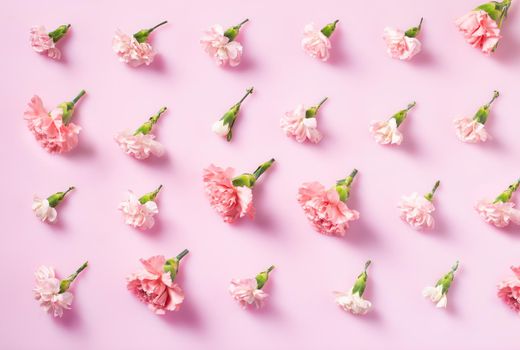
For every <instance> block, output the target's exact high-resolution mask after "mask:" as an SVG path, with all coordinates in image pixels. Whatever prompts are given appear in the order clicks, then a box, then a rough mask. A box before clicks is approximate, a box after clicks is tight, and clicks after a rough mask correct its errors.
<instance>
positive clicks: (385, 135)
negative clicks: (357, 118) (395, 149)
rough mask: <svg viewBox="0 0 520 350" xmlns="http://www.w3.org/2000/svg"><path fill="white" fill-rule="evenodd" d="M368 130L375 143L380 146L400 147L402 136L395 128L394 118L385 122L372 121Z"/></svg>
mask: <svg viewBox="0 0 520 350" xmlns="http://www.w3.org/2000/svg"><path fill="white" fill-rule="evenodd" d="M369 130H370V132H371V133H372V135H373V136H374V139H375V140H376V142H377V143H380V144H382V145H387V144H392V145H393V144H395V145H400V144H401V142H402V141H403V134H401V132H400V131H399V129H398V128H397V121H396V120H395V118H390V119H389V120H387V121H372V122H371V123H370V129H369Z"/></svg>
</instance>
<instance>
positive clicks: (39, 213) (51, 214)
mask: <svg viewBox="0 0 520 350" xmlns="http://www.w3.org/2000/svg"><path fill="white" fill-rule="evenodd" d="M32 210H33V212H34V214H35V215H36V217H37V218H38V219H40V220H41V221H42V222H45V221H48V222H50V223H53V222H55V221H56V218H57V217H58V212H57V211H56V208H53V207H51V206H50V205H49V201H48V200H47V199H44V198H40V197H38V196H34V198H33V203H32Z"/></svg>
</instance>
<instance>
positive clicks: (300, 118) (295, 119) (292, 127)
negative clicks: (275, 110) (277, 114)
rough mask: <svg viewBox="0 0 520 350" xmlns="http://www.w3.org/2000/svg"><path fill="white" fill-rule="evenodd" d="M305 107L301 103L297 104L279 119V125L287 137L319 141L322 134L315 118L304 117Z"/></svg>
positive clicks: (299, 140) (301, 140) (300, 140)
mask: <svg viewBox="0 0 520 350" xmlns="http://www.w3.org/2000/svg"><path fill="white" fill-rule="evenodd" d="M306 111H307V109H306V108H305V107H304V106H303V105H298V106H297V107H296V108H295V109H294V110H292V111H289V112H286V113H285V114H284V116H283V117H282V119H280V127H281V128H282V130H283V131H284V132H285V134H286V135H287V136H289V137H293V138H294V139H295V140H296V141H298V142H300V143H302V142H304V141H305V140H306V139H308V140H309V141H311V142H312V143H318V142H320V140H321V138H322V135H321V134H320V132H319V131H318V129H317V126H318V121H317V118H315V117H313V118H306V117H305V113H306Z"/></svg>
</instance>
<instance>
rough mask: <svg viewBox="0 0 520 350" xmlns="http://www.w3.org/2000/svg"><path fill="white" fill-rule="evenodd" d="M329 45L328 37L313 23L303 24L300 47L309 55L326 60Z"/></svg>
mask: <svg viewBox="0 0 520 350" xmlns="http://www.w3.org/2000/svg"><path fill="white" fill-rule="evenodd" d="M331 47H332V46H331V44H330V40H329V38H327V36H325V34H323V33H322V32H321V30H320V29H319V28H317V27H316V25H315V24H314V23H309V24H307V25H306V26H305V28H304V30H303V39H302V48H303V50H304V51H305V52H306V53H307V54H308V55H309V56H311V57H313V58H317V59H319V60H321V61H327V60H328V59H329V56H330V54H329V50H330V49H331Z"/></svg>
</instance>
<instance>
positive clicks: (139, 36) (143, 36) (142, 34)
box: [134, 21, 168, 43]
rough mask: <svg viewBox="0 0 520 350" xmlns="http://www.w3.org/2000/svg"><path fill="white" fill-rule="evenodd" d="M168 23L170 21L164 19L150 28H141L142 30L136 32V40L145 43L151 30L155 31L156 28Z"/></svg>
mask: <svg viewBox="0 0 520 350" xmlns="http://www.w3.org/2000/svg"><path fill="white" fill-rule="evenodd" d="M166 23H168V21H162V22H161V23H159V24H157V25H156V26H153V27H152V28H150V29H141V30H140V31H138V32H137V33H135V34H134V38H135V40H137V42H138V43H144V42H145V41H146V40H148V36H149V35H150V33H151V32H153V31H154V30H156V29H157V28H159V27H160V26H162V25H163V24H166Z"/></svg>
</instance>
